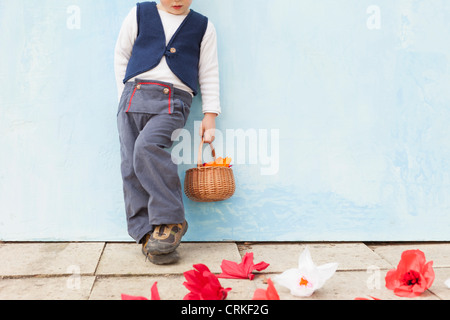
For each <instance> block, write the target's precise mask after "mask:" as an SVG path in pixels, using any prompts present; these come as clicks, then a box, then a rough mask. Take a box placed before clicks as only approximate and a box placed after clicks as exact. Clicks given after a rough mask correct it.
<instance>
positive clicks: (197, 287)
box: [183, 264, 231, 300]
mask: <svg viewBox="0 0 450 320" xmlns="http://www.w3.org/2000/svg"><path fill="white" fill-rule="evenodd" d="M184 277H185V278H186V280H187V281H186V282H184V283H183V285H184V286H185V287H186V288H187V289H188V290H189V291H190V292H189V293H188V294H187V295H186V296H185V297H184V299H183V300H225V298H226V297H227V295H228V291H230V290H231V288H227V289H224V288H223V287H222V285H221V284H220V282H219V279H217V277H216V276H215V275H214V274H213V273H211V271H210V270H209V269H208V267H207V266H205V265H204V264H196V265H194V270H190V271H186V272H184Z"/></svg>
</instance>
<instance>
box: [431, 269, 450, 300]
mask: <svg viewBox="0 0 450 320" xmlns="http://www.w3.org/2000/svg"><path fill="white" fill-rule="evenodd" d="M434 274H435V278H434V282H433V284H432V285H431V287H430V289H429V290H430V291H431V292H432V293H434V294H435V295H436V296H438V297H439V298H440V299H442V300H450V288H448V287H447V286H446V285H445V283H444V282H445V281H446V280H447V279H450V268H434Z"/></svg>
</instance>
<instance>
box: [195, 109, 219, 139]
mask: <svg viewBox="0 0 450 320" xmlns="http://www.w3.org/2000/svg"><path fill="white" fill-rule="evenodd" d="M216 117H217V114H215V113H205V117H204V118H203V121H202V123H201V125H200V132H199V133H200V136H201V137H202V138H203V140H204V141H205V142H206V143H211V142H213V141H214V139H215V136H214V135H215V130H216Z"/></svg>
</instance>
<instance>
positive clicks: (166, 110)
mask: <svg viewBox="0 0 450 320" xmlns="http://www.w3.org/2000/svg"><path fill="white" fill-rule="evenodd" d="M130 93H131V95H130V98H129V101H128V103H127V106H126V110H125V112H127V113H129V112H136V113H148V114H172V113H173V101H174V98H173V93H174V88H173V85H172V84H169V83H164V82H157V81H138V80H137V81H136V82H135V83H134V84H133V86H132V91H131V92H130Z"/></svg>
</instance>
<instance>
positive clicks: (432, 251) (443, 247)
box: [369, 243, 450, 268]
mask: <svg viewBox="0 0 450 320" xmlns="http://www.w3.org/2000/svg"><path fill="white" fill-rule="evenodd" d="M369 248H371V249H372V250H373V251H374V252H375V253H377V254H378V255H380V256H381V257H383V258H384V259H385V260H387V261H389V263H391V264H392V265H393V266H394V267H396V266H397V265H398V263H399V262H400V258H401V256H402V252H403V251H405V250H415V249H418V250H421V251H423V253H425V257H426V259H427V261H433V268H450V243H441V244H440V243H436V244H434V243H433V244H429V243H417V244H390V245H369Z"/></svg>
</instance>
